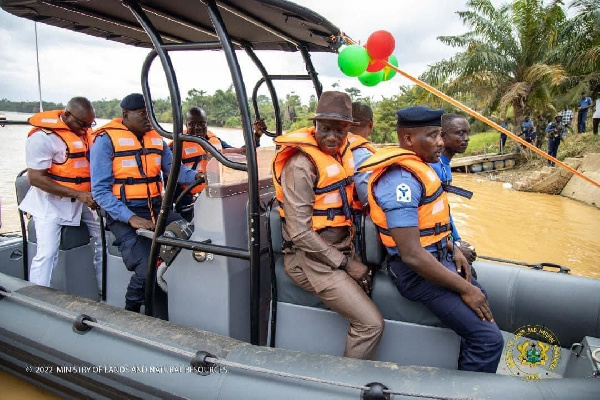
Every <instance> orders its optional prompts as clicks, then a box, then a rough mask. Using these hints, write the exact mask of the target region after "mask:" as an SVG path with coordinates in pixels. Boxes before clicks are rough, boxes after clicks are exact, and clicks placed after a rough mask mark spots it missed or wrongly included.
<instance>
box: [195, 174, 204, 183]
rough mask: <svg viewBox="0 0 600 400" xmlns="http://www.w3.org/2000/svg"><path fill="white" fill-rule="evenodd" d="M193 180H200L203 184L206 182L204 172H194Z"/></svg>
mask: <svg viewBox="0 0 600 400" xmlns="http://www.w3.org/2000/svg"><path fill="white" fill-rule="evenodd" d="M194 179H195V180H200V179H202V180H203V181H204V182H206V175H205V174H204V172H196V176H194Z"/></svg>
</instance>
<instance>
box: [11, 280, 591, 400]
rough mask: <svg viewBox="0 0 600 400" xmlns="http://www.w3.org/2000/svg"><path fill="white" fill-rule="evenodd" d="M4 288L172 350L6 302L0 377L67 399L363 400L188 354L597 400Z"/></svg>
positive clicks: (474, 393)
mask: <svg viewBox="0 0 600 400" xmlns="http://www.w3.org/2000/svg"><path fill="white" fill-rule="evenodd" d="M0 286H3V287H4V288H5V289H7V290H8V291H9V292H11V293H14V294H16V296H19V297H21V296H23V297H27V298H28V299H29V300H30V301H33V302H35V303H37V304H40V305H42V306H44V307H52V308H53V309H56V310H59V311H60V312H62V313H68V314H69V315H73V316H76V315H78V314H87V315H89V316H92V317H93V318H95V319H97V321H98V323H101V324H102V325H103V326H108V327H111V328H113V329H116V330H118V331H123V332H129V333H131V334H133V335H135V336H139V337H143V338H147V339H151V340H152V341H153V343H158V345H159V346H164V347H165V348H167V347H168V348H167V349H164V350H159V349H157V348H156V347H155V346H151V345H148V344H144V343H140V342H138V341H135V340H133V339H131V338H124V337H121V336H119V335H116V334H114V333H111V332H107V331H105V330H103V329H98V328H92V329H91V330H89V331H87V332H85V333H79V332H77V331H76V330H75V329H74V328H73V320H72V319H69V318H67V317H66V316H59V315H55V314H53V313H51V312H49V311H44V310H40V309H38V308H36V307H34V306H31V305H27V304H23V303H21V302H19V301H16V300H15V299H14V298H13V297H4V298H3V299H2V300H0V321H1V323H0V343H1V346H2V348H3V351H2V353H1V354H0V368H1V369H3V370H5V371H8V372H10V373H11V374H14V375H16V376H18V377H19V378H21V379H24V380H27V381H31V382H34V383H35V384H36V385H38V386H41V387H43V388H45V389H47V390H49V391H52V392H54V393H57V394H59V395H60V396H63V397H82V396H86V397H87V396H89V397H93V398H113V399H114V398H132V397H139V398H146V399H149V398H199V399H234V398H235V399H239V398H269V399H270V398H283V397H284V396H285V398H286V399H306V398H328V399H338V398H339V399H347V398H357V399H358V398H361V391H360V390H358V389H354V388H346V387H340V386H333V385H328V384H324V383H315V382H308V381H303V380H297V379H290V378H287V377H280V376H273V375H268V374H265V373H261V372H253V371H246V370H241V369H238V368H232V367H223V368H221V369H220V371H219V372H216V370H215V372H214V373H212V374H209V375H207V376H202V375H198V374H196V373H193V372H190V371H189V370H186V368H188V367H189V366H190V362H191V359H190V357H185V356H182V355H181V354H177V352H173V351H171V350H172V349H177V350H180V351H181V352H184V353H185V352H188V353H190V352H191V353H195V352H196V351H206V352H208V353H211V354H213V355H215V356H216V357H217V358H219V359H220V360H226V361H231V362H237V363H240V364H244V365H246V366H250V367H260V368H265V369H270V370H275V371H280V372H287V373H293V374H298V375H303V376H306V377H310V378H317V379H323V380H331V381H336V382H341V383H345V384H350V385H358V386H364V385H366V384H368V383H370V382H380V383H382V384H384V385H386V386H387V387H388V388H389V389H391V390H394V391H399V392H406V393H412V394H418V395H430V396H446V397H471V398H481V399H508V398H527V399H564V398H567V397H570V398H577V399H598V398H599V396H600V380H598V379H593V378H591V379H586V378H572V379H549V380H544V381H539V382H525V381H523V380H520V379H518V378H515V377H511V376H501V375H494V374H480V373H469V372H462V371H452V370H446V369H440V368H430V367H405V366H398V365H397V364H393V363H386V362H372V361H362V360H353V359H344V358H341V357H335V356H326V355H317V354H308V353H301V352H295V351H289V350H283V349H272V348H265V347H259V346H252V345H249V344H247V343H244V342H241V341H237V340H234V339H231V338H227V337H224V336H220V335H216V334H212V333H208V332H205V331H201V330H197V329H192V328H189V327H184V326H180V325H176V324H172V323H169V322H166V321H162V320H158V319H155V318H150V317H146V316H144V315H139V314H133V313H130V312H127V311H124V310H121V309H118V308H115V307H112V306H108V305H105V304H102V303H98V302H95V301H92V300H89V299H85V298H81V297H76V296H72V295H69V294H65V293H62V292H59V291H56V290H53V289H48V288H43V287H38V286H32V285H30V284H28V283H27V282H23V281H22V280H20V279H17V278H13V277H9V276H7V275H4V274H0ZM169 349H171V350H169ZM32 367H33V370H32ZM188 369H189V368H188ZM410 397H411V396H409V397H407V398H410ZM394 398H400V396H395V397H394ZM402 398H404V397H402Z"/></svg>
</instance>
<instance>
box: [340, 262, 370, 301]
mask: <svg viewBox="0 0 600 400" xmlns="http://www.w3.org/2000/svg"><path fill="white" fill-rule="evenodd" d="M346 272H347V273H348V275H350V277H351V278H352V279H354V280H355V281H356V283H358V285H359V286H360V287H361V288H362V289H363V290H364V291H365V293H367V294H369V293H370V292H371V281H372V279H371V276H370V275H369V268H368V267H367V266H366V265H365V264H363V263H361V262H358V261H356V260H353V259H348V264H346Z"/></svg>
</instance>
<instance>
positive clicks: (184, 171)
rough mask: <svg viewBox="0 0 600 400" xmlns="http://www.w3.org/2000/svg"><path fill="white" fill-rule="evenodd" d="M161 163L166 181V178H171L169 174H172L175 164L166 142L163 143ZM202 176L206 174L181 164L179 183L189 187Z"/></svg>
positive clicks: (178, 176)
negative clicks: (172, 167)
mask: <svg viewBox="0 0 600 400" xmlns="http://www.w3.org/2000/svg"><path fill="white" fill-rule="evenodd" d="M160 163H161V165H160V167H161V169H162V172H163V174H164V176H165V179H166V177H167V176H169V173H170V172H171V166H172V164H173V153H171V149H170V148H169V146H168V145H167V144H166V143H165V142H163V150H162V154H161V161H160ZM200 176H204V174H203V173H202V172H197V171H195V170H193V169H191V168H190V167H187V166H185V165H184V164H181V167H180V168H179V175H177V182H178V183H182V184H184V185H189V184H190V183H192V182H194V181H195V180H197V179H199V178H200Z"/></svg>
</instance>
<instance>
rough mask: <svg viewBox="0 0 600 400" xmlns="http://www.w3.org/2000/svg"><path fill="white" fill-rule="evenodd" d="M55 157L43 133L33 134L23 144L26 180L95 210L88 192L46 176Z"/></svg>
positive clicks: (95, 205)
mask: <svg viewBox="0 0 600 400" xmlns="http://www.w3.org/2000/svg"><path fill="white" fill-rule="evenodd" d="M55 155H56V154H55V149H54V147H53V146H52V142H51V141H50V137H49V135H47V134H46V133H45V132H43V131H38V132H35V133H34V134H33V135H32V136H30V137H29V138H28V139H27V141H26V142H25V160H26V164H27V178H28V179H29V182H30V183H31V185H32V186H35V187H37V188H39V189H40V190H43V191H44V192H47V193H50V194H53V195H55V196H59V197H70V198H73V199H77V200H79V201H80V202H82V203H83V204H85V205H87V206H88V207H90V208H92V209H96V208H97V207H98V205H97V204H96V202H95V201H94V199H92V194H91V193H90V192H85V191H80V190H75V189H72V188H69V187H66V186H63V185H61V184H59V183H58V182H56V181H54V180H53V179H52V178H50V176H48V168H50V167H51V166H52V159H53V157H54V156H55Z"/></svg>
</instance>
